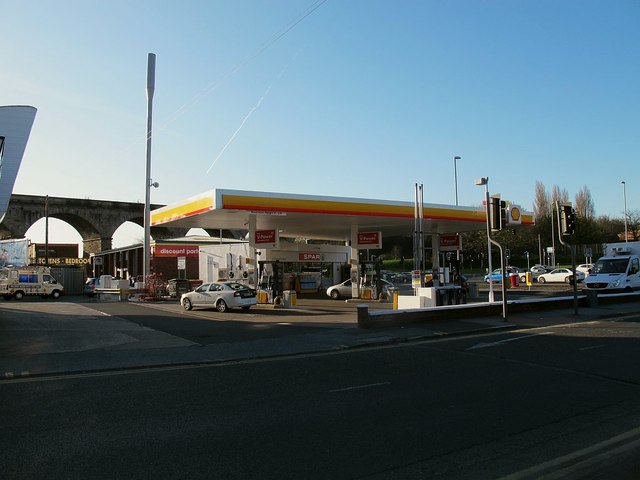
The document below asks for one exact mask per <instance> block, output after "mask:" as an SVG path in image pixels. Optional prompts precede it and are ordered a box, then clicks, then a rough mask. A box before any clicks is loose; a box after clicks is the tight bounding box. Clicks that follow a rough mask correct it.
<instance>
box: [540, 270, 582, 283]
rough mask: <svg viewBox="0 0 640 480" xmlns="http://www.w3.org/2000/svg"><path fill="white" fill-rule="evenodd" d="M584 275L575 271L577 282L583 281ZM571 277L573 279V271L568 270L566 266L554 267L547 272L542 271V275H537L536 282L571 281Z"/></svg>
mask: <svg viewBox="0 0 640 480" xmlns="http://www.w3.org/2000/svg"><path fill="white" fill-rule="evenodd" d="M584 277H585V275H584V273H582V272H580V271H576V279H577V280H578V282H581V281H583V280H584ZM572 279H573V272H572V271H571V270H569V269H568V268H556V269H555V270H551V271H550V272H549V273H543V274H542V275H540V276H539V277H538V282H540V283H547V282H549V283H551V282H556V283H562V282H564V283H571V280H572Z"/></svg>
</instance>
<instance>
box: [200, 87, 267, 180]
mask: <svg viewBox="0 0 640 480" xmlns="http://www.w3.org/2000/svg"><path fill="white" fill-rule="evenodd" d="M271 87H272V85H269V88H267V90H266V91H265V92H264V94H263V95H262V96H261V97H260V100H258V103H256V104H255V105H254V106H253V108H252V109H251V110H249V113H247V115H246V116H245V117H244V119H243V120H242V122H241V123H240V126H239V127H238V128H237V129H236V131H235V132H233V135H231V138H230V139H229V140H228V141H227V143H225V145H224V147H222V150H220V153H219V154H218V156H217V157H216V159H215V160H214V161H213V163H212V164H211V166H210V167H209V169H208V170H207V173H209V172H210V171H211V169H212V168H213V166H214V165H215V164H216V162H217V161H218V160H219V159H220V157H221V156H222V155H223V154H224V152H225V150H226V149H227V147H228V146H229V145H231V142H233V139H234V138H236V135H238V133H239V132H240V130H242V127H244V124H245V123H247V120H249V117H250V116H251V115H253V112H255V111H256V110H257V108H258V107H259V106H260V104H261V103H262V101H263V100H264V99H265V97H266V96H267V95H268V94H269V92H270V91H271Z"/></svg>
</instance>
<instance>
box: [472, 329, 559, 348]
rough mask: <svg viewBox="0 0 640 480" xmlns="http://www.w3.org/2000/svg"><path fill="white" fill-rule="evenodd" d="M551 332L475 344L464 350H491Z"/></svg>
mask: <svg viewBox="0 0 640 480" xmlns="http://www.w3.org/2000/svg"><path fill="white" fill-rule="evenodd" d="M552 333H553V332H542V333H532V334H531V335H521V336H519V337H514V338H507V339H505V340H498V341H497V342H489V343H487V342H482V343H477V344H476V345H474V346H473V347H469V348H467V349H466V351H469V350H476V349H478V348H491V347H499V346H500V345H502V344H503V343H508V342H514V341H516V340H524V339H526V338H531V337H539V336H541V335H551V334H552Z"/></svg>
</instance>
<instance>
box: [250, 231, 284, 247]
mask: <svg viewBox="0 0 640 480" xmlns="http://www.w3.org/2000/svg"><path fill="white" fill-rule="evenodd" d="M252 240H253V242H252V243H251V246H252V247H253V248H265V249H266V248H278V246H279V245H280V237H279V236H278V231H277V230H256V233H255V235H254V236H253V239H252Z"/></svg>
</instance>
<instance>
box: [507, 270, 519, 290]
mask: <svg viewBox="0 0 640 480" xmlns="http://www.w3.org/2000/svg"><path fill="white" fill-rule="evenodd" d="M519 280H520V279H519V278H518V274H517V273H510V274H509V281H510V282H511V286H512V287H517V286H518V285H520V283H519Z"/></svg>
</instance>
